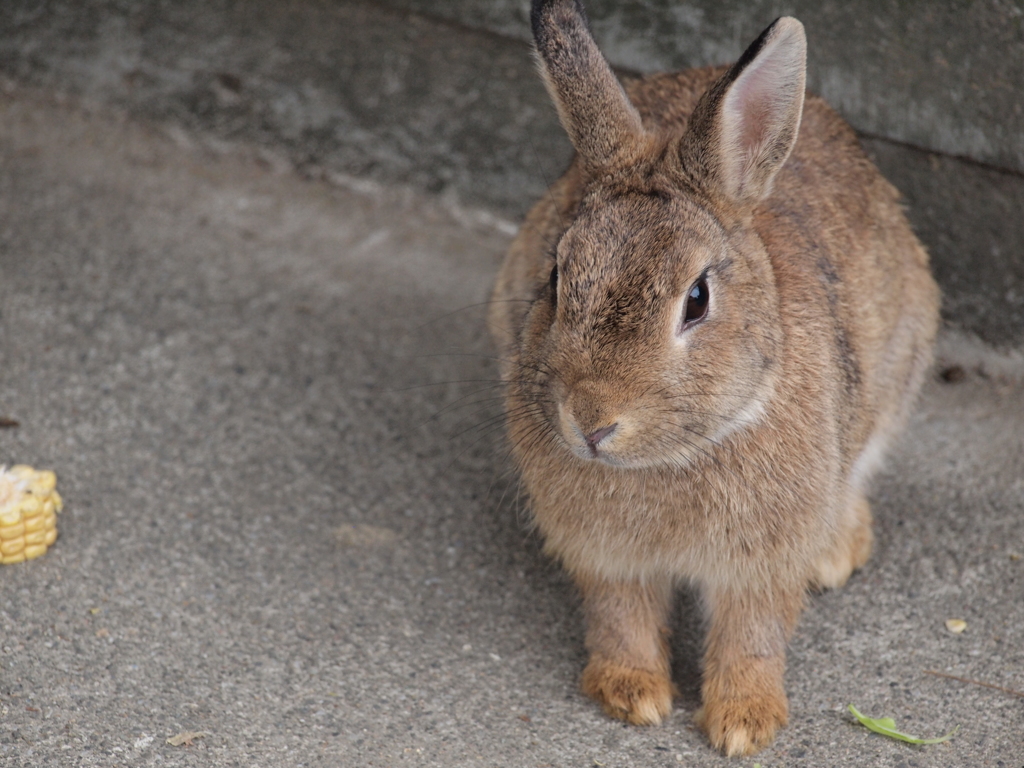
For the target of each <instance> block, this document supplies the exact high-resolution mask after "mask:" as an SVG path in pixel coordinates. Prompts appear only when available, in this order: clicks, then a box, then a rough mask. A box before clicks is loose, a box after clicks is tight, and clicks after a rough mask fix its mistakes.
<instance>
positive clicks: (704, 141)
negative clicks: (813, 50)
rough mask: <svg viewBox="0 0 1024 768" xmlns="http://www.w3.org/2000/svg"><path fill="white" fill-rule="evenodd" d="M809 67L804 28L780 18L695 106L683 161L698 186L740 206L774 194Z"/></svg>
mask: <svg viewBox="0 0 1024 768" xmlns="http://www.w3.org/2000/svg"><path fill="white" fill-rule="evenodd" d="M806 69H807V39H806V38H805V36H804V26H803V24H801V23H800V22H799V21H797V20H796V19H794V18H790V17H783V18H780V19H776V20H775V22H774V23H772V24H771V26H769V27H768V28H767V29H766V30H765V31H764V32H762V33H761V36H760V37H758V38H757V40H755V41H754V42H753V43H751V45H750V47H749V48H747V50H746V51H745V52H744V54H743V55H742V56H741V57H740V59H739V61H737V62H736V64H734V65H733V67H732V68H731V69H730V70H729V71H728V72H727V73H726V74H725V75H724V76H723V77H722V78H721V79H720V80H719V81H718V82H717V83H715V84H714V85H713V86H712V87H711V89H710V90H709V91H708V92H707V93H706V94H704V96H703V97H701V100H700V102H698V104H697V107H696V108H695V109H694V113H693V116H692V117H691V119H690V126H689V128H688V130H687V132H686V134H685V135H684V136H683V139H682V142H681V144H680V157H681V160H682V163H683V167H684V169H685V171H686V172H687V174H688V175H689V176H690V177H691V178H692V179H693V180H694V181H695V182H697V184H698V186H700V187H702V188H704V189H705V190H707V191H708V192H711V193H712V194H715V195H721V196H724V197H725V198H726V199H727V200H729V201H730V202H731V203H733V204H734V205H739V206H752V205H756V204H757V203H758V202H759V201H760V200H762V199H763V198H765V197H766V196H767V195H768V193H769V192H770V191H771V185H772V180H773V179H774V177H775V174H776V173H777V172H778V170H779V169H780V168H781V167H782V165H783V163H785V162H786V158H788V157H789V153H790V152H791V151H792V149H793V145H794V144H796V139H797V135H798V133H799V131H800V117H801V115H802V113H803V105H804V80H805V77H806V74H805V73H806Z"/></svg>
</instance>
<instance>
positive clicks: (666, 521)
mask: <svg viewBox="0 0 1024 768" xmlns="http://www.w3.org/2000/svg"><path fill="white" fill-rule="evenodd" d="M531 21H532V25H533V33H534V39H535V43H536V51H537V58H538V63H539V68H540V70H541V74H542V76H543V79H544V82H545V84H546V86H547V90H548V92H549V94H550V96H551V98H552V99H553V101H554V103H555V106H556V108H557V111H558V114H559V118H560V120H561V123H562V125H563V127H564V128H565V130H566V131H567V133H568V135H569V138H570V140H571V142H572V144H573V146H574V149H575V156H574V159H573V161H572V163H571V165H570V167H569V169H568V170H567V172H566V173H565V175H564V176H562V177H561V178H560V179H559V180H558V181H557V182H556V183H555V184H554V185H553V186H552V187H551V188H550V190H549V192H548V194H547V195H546V196H545V197H544V198H543V199H542V200H541V201H540V202H538V203H537V204H536V205H535V206H534V207H533V208H532V210H531V211H530V212H529V213H528V215H527V216H526V219H525V223H524V224H523V226H522V228H521V229H520V231H519V233H518V235H517V236H516V238H515V239H514V241H513V242H512V244H511V246H510V248H509V251H508V254H507V256H506V259H505V261H504V263H503V265H502V267H501V269H500V272H499V275H498V278H497V281H496V285H495V288H494V291H493V296H492V302H491V304H490V310H489V317H488V322H489V323H490V325H491V326H492V328H493V329H494V338H495V341H496V344H497V346H498V348H499V350H500V359H501V360H502V362H501V375H502V379H503V381H504V382H505V383H506V394H505V401H506V403H505V408H506V427H507V432H508V435H509V439H510V443H511V451H512V454H513V455H514V458H515V462H516V464H517V467H518V472H519V475H520V477H521V479H522V482H523V487H524V489H525V492H526V497H527V498H528V504H529V509H530V514H531V520H532V522H533V524H534V525H535V526H536V528H537V529H538V530H539V532H540V534H541V535H542V537H543V540H544V546H545V551H546V552H547V553H548V554H550V555H551V556H553V557H554V558H556V559H557V560H559V561H560V562H561V563H562V565H563V566H564V568H565V569H566V570H567V572H568V573H569V575H570V576H571V577H572V579H573V580H574V582H575V583H576V585H577V586H578V588H579V591H580V593H581V595H582V604H583V612H584V616H585V621H586V632H585V646H586V649H587V651H588V653H589V660H588V662H587V664H586V668H585V670H584V671H583V675H582V681H581V684H582V688H583V691H584V692H585V693H586V694H588V695H589V696H591V697H593V698H594V699H596V700H597V701H598V702H599V703H600V704H601V705H602V707H603V709H604V710H605V711H606V712H607V713H608V714H610V715H612V716H614V717H618V718H621V719H623V720H626V721H628V722H630V723H635V724H657V723H659V722H660V721H661V720H662V719H663V718H664V717H666V716H667V715H668V714H669V713H670V712H671V709H672V697H673V693H674V690H675V689H674V687H673V683H672V680H671V676H670V661H669V645H668V629H667V627H668V619H669V612H670V608H671V604H672V601H673V591H674V588H675V587H676V586H677V585H681V584H687V585H689V586H690V587H691V588H693V589H694V590H695V592H696V594H697V595H698V596H699V599H700V604H701V606H702V609H703V612H704V614H705V619H706V622H707V629H706V644H705V652H704V658H703V667H702V669H703V681H702V687H701V699H702V701H701V707H700V710H699V711H698V712H697V722H698V724H699V725H700V726H701V727H702V729H703V730H704V731H705V732H706V734H707V736H708V738H709V740H710V742H711V744H712V745H713V746H714V747H715V748H717V749H719V750H722V751H724V752H725V753H726V754H728V755H750V754H753V753H755V752H757V751H758V750H760V749H762V748H764V747H765V746H766V745H767V744H769V743H770V742H771V741H772V739H773V738H774V736H775V734H776V732H777V730H778V729H779V728H780V727H782V726H784V725H785V724H786V722H787V718H788V702H787V698H786V694H785V690H784V685H783V673H784V667H785V652H786V645H787V642H788V640H789V638H790V636H791V634H792V632H793V630H794V626H795V624H796V622H797V619H798V617H799V615H800V613H801V611H802V609H803V607H804V603H805V596H806V594H807V591H808V588H816V589H823V588H835V587H839V586H841V585H842V584H843V583H845V581H846V580H847V578H848V577H849V576H850V574H851V573H852V572H853V571H854V570H856V569H858V568H860V567H861V566H863V565H864V563H865V561H866V560H867V558H868V556H869V554H870V551H871V546H872V531H871V526H872V517H871V509H870V506H869V503H868V500H867V497H866V495H865V493H866V491H867V490H868V483H869V481H870V479H871V477H872V475H873V474H874V473H875V472H876V471H877V470H878V469H879V467H880V466H881V463H882V460H883V457H884V455H885V452H886V448H887V447H888V446H889V445H890V444H891V443H892V441H893V438H894V436H895V435H897V433H898V432H899V431H900V430H901V428H902V427H904V426H905V424H906V422H907V419H908V414H909V412H910V410H911V408H912V405H913V403H914V400H915V398H916V396H917V393H918V390H919V389H920V387H921V385H922V382H923V380H924V378H925V376H926V375H927V372H928V369H929V367H930V365H931V355H932V352H931V350H932V345H933V341H934V337H935V334H936V331H937V326H938V305H939V291H938V288H937V286H936V284H935V282H934V280H933V278H932V276H931V273H930V269H929V263H928V255H927V253H926V252H925V250H924V248H923V246H922V245H921V243H920V242H919V241H918V239H917V238H916V236H915V235H914V233H913V232H912V230H911V228H910V226H909V224H908V222H907V220H906V218H905V216H904V213H903V210H902V208H901V203H900V199H899V194H898V192H897V191H896V190H895V188H893V187H892V186H891V185H890V184H889V183H888V182H887V181H886V180H885V179H883V177H882V176H881V174H880V173H879V172H878V170H877V169H876V168H875V167H874V166H873V165H872V163H871V162H870V161H869V160H868V159H867V157H866V156H865V154H864V152H863V150H862V149H861V147H860V145H859V143H858V140H857V137H856V135H855V134H854V132H853V130H852V129H851V128H850V127H849V126H848V125H847V124H846V123H845V122H844V121H843V120H842V119H841V118H840V117H839V116H838V115H837V114H836V113H835V112H834V111H833V110H832V109H831V108H830V107H828V106H827V105H826V104H825V102H824V101H822V100H821V99H820V98H817V97H815V96H813V95H811V94H805V70H806V39H805V35H804V29H803V25H801V23H800V22H799V21H797V20H796V19H793V18H786V17H783V18H779V19H777V20H776V21H775V22H774V23H772V24H771V25H770V26H769V27H768V28H767V29H766V30H765V31H764V32H763V33H762V34H761V35H760V37H758V38H757V40H755V41H754V42H753V43H752V44H751V45H750V47H749V48H748V49H747V50H746V52H745V53H744V54H743V55H742V56H741V57H740V59H739V60H738V61H737V62H736V63H735V64H734V65H733V66H731V67H719V68H704V69H693V70H688V71H684V72H680V73H674V74H660V75H652V76H648V77H645V78H642V79H639V80H637V81H635V82H632V83H631V84H630V85H629V86H628V88H625V89H624V88H623V86H622V85H621V84H620V83H619V81H618V80H617V79H616V77H615V75H614V74H613V73H612V71H611V69H610V67H609V65H608V63H607V62H606V60H605V59H604V58H603V56H602V54H601V53H600V51H599V50H598V48H597V45H596V43H595V41H594V39H593V37H592V36H591V33H590V31H589V27H588V22H587V20H586V16H585V14H584V10H583V7H582V5H581V4H580V2H579V0H535V1H534V3H533V7H532V10H531Z"/></svg>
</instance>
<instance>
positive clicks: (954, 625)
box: [946, 619, 967, 635]
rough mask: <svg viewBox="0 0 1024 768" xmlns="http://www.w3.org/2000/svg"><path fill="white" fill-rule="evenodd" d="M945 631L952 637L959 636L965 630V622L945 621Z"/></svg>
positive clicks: (957, 620) (961, 620)
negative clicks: (950, 633)
mask: <svg viewBox="0 0 1024 768" xmlns="http://www.w3.org/2000/svg"><path fill="white" fill-rule="evenodd" d="M946 629H948V630H949V631H950V632H952V633H953V634H954V635H959V634H960V633H961V632H963V631H964V630H965V629H967V622H966V621H964V620H963V619H946Z"/></svg>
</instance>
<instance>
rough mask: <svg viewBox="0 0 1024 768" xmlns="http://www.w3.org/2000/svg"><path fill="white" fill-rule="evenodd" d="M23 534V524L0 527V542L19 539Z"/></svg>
mask: <svg viewBox="0 0 1024 768" xmlns="http://www.w3.org/2000/svg"><path fill="white" fill-rule="evenodd" d="M24 533H25V524H24V523H15V524H14V525H0V541H10V540H11V539H20V538H21V537H22V535H24Z"/></svg>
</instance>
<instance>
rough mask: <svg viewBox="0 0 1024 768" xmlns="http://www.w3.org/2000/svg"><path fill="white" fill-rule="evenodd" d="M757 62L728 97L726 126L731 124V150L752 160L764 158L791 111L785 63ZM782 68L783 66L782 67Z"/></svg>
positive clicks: (741, 77) (770, 58)
mask: <svg viewBox="0 0 1024 768" xmlns="http://www.w3.org/2000/svg"><path fill="white" fill-rule="evenodd" d="M764 58H767V59H768V60H767V61H763V60H762V61H754V62H752V63H751V65H750V66H749V67H747V69H746V70H744V71H743V74H741V75H740V76H739V78H738V79H737V80H736V82H735V83H733V85H732V88H730V89H729V94H728V96H727V97H726V123H727V124H729V123H731V130H730V129H728V128H727V130H729V133H731V136H730V138H731V141H730V144H731V145H732V146H731V147H730V149H732V150H733V151H738V152H741V153H743V154H744V155H746V156H747V157H748V158H751V159H752V158H753V157H756V156H757V155H759V154H760V150H761V149H762V147H763V145H764V144H765V143H766V142H767V141H768V139H769V137H770V136H772V135H773V134H774V133H775V131H776V130H777V129H778V128H779V124H780V122H782V121H783V120H784V119H785V114H786V112H787V111H788V110H787V106H788V105H787V103H786V102H787V99H786V96H787V95H788V93H787V92H788V91H789V90H790V89H789V88H787V85H788V83H787V82H786V76H787V74H788V73H787V72H786V67H785V66H784V62H779V61H776V60H774V59H773V58H772V57H771V55H770V53H769V54H767V55H766V56H765V57H764ZM780 65H782V66H780Z"/></svg>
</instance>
